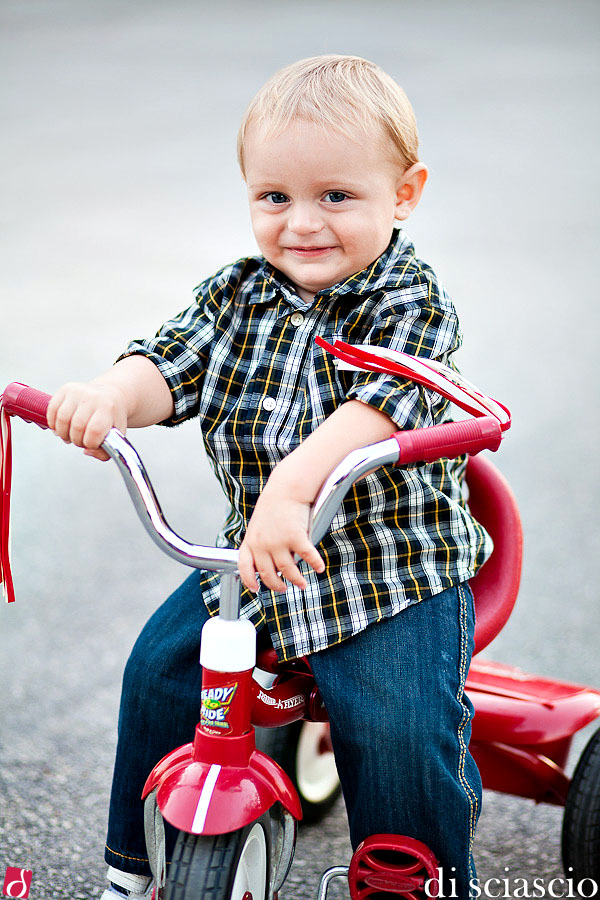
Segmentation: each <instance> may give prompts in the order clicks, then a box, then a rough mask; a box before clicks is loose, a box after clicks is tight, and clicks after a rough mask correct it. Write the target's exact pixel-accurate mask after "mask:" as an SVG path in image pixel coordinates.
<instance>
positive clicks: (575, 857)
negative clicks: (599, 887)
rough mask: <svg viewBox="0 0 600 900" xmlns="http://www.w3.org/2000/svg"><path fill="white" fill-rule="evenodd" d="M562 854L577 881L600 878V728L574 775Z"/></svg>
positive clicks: (567, 804)
mask: <svg viewBox="0 0 600 900" xmlns="http://www.w3.org/2000/svg"><path fill="white" fill-rule="evenodd" d="M562 856H563V866H564V869H565V872H566V873H567V874H568V875H569V877H572V878H573V879H574V880H575V881H580V880H581V879H582V878H592V879H594V881H596V882H598V881H600V729H598V731H596V732H595V733H594V734H593V735H592V737H591V738H590V740H589V742H588V743H587V745H586V747H585V750H584V751H583V753H582V754H581V758H580V760H579V762H578V763H577V766H576V768H575V772H574V773H573V778H572V779H571V785H570V787H569V792H568V794H567V802H566V804H565V813H564V817H563V829H562Z"/></svg>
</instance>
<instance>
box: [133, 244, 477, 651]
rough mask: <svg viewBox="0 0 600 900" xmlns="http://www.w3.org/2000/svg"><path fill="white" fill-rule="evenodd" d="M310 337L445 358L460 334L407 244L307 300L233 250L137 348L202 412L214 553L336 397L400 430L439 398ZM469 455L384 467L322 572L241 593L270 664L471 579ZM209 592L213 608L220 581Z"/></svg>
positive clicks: (473, 531) (441, 408) (178, 395)
mask: <svg viewBox="0 0 600 900" xmlns="http://www.w3.org/2000/svg"><path fill="white" fill-rule="evenodd" d="M316 335H322V336H323V337H325V338H326V339H327V340H329V341H333V340H335V339H336V338H339V339H342V340H344V341H347V342H348V343H355V344H374V345H381V346H387V347H392V348H394V349H396V350H402V351H404V352H407V353H411V354H413V355H417V356H425V357H432V358H436V359H439V360H441V361H442V362H445V363H448V362H449V356H450V354H451V353H452V352H453V351H455V350H456V349H457V347H458V346H459V345H460V342H461V336H460V328H459V323H458V319H457V316H456V312H455V310H454V307H453V305H452V302H451V301H450V299H449V298H448V296H447V294H446V293H445V291H444V289H443V288H442V286H441V285H440V283H439V281H438V279H437V278H436V276H435V274H434V272H433V271H432V270H431V268H430V267H429V266H427V265H425V264H424V263H423V262H421V261H420V260H418V259H417V258H416V257H415V253H414V249H413V246H412V244H411V243H410V242H409V240H408V239H407V238H406V236H405V235H404V234H403V233H402V232H401V231H399V232H394V235H393V238H392V242H391V244H390V246H389V247H388V249H387V250H386V251H385V252H384V253H383V254H382V256H380V257H379V258H378V259H377V260H375V262H374V263H372V265H370V266H369V267H368V268H367V269H365V270H364V271H362V272H359V273H358V274H356V275H352V276H351V277H350V278H348V279H347V280H346V281H344V282H342V283H339V284H336V285H334V286H333V287H330V288H327V289H326V290H322V291H319V292H318V293H317V294H316V296H315V298H314V299H313V300H312V302H310V303H307V302H305V301H303V300H301V299H300V297H299V296H298V295H297V294H296V293H295V291H294V289H293V287H292V285H290V284H289V283H288V282H286V281H285V278H284V276H283V275H282V273H281V272H278V271H277V270H275V269H274V268H273V267H272V266H270V265H269V263H267V262H266V261H265V260H264V259H263V258H262V257H250V258H246V259H241V260H239V261H238V262H235V263H234V264H233V265H230V266H227V267H226V268H224V269H222V270H221V271H220V272H218V273H217V274H216V275H215V276H214V277H212V278H209V279H207V280H206V281H204V282H202V284H201V285H200V286H199V287H198V288H197V289H196V299H195V302H194V303H193V304H192V306H190V307H189V309H186V310H185V311H184V312H182V313H180V314H179V315H178V316H176V317H175V318H174V319H172V320H170V321H168V322H166V323H165V324H164V325H163V326H162V328H161V329H160V331H159V332H158V333H157V335H156V337H155V338H153V339H152V340H141V341H134V342H132V343H131V344H130V345H129V347H128V349H127V352H126V353H125V354H124V356H127V355H130V354H133V353H141V354H143V355H145V356H147V357H148V358H149V359H151V360H152V361H153V362H154V363H155V364H156V365H157V366H158V368H159V369H160V371H161V373H162V375H163V376H164V378H165V380H166V382H167V384H168V385H169V387H170V389H171V392H172V395H173V400H174V405H175V411H174V414H173V416H172V418H171V419H169V420H167V421H166V422H164V423H162V424H165V425H176V424H178V423H180V422H183V421H185V420H186V419H189V418H191V417H194V416H198V417H199V420H200V425H201V428H202V434H203V437H204V442H205V445H206V450H207V453H208V457H209V459H210V462H211V464H212V466H213V468H214V471H215V473H216V475H217V478H218V479H219V482H220V484H221V486H222V488H223V490H224V492H225V494H226V496H227V499H228V501H229V514H228V515H227V518H226V521H225V524H224V526H223V528H222V530H221V532H220V534H219V536H218V539H217V544H218V546H220V547H238V546H239V545H240V543H241V540H242V538H243V536H244V532H245V528H246V525H247V523H248V520H249V518H250V516H251V515H252V511H253V509H254V505H255V503H256V500H257V498H258V496H259V494H260V492H261V490H262V488H263V487H264V485H265V483H266V481H267V478H268V477H269V474H270V473H271V471H272V469H273V467H274V466H275V465H276V464H277V463H278V462H279V461H280V460H281V459H282V458H283V457H284V456H286V455H287V454H288V453H290V452H291V451H292V450H293V449H294V448H295V447H297V446H298V444H299V443H300V442H301V441H302V440H303V439H304V438H305V437H306V436H307V435H309V434H310V433H311V432H312V431H314V429H315V428H317V426H318V425H319V424H320V423H321V422H323V421H324V420H325V419H326V418H327V416H329V415H330V414H331V413H332V412H333V411H334V410H335V409H336V408H337V407H338V406H339V405H340V404H341V403H343V402H344V401H346V400H350V399H356V400H360V401H361V402H363V403H367V404H370V405H372V406H374V407H375V408H376V409H378V410H381V411H382V412H384V413H386V414H387V415H388V416H389V417H390V419H392V420H393V422H394V423H395V424H396V425H397V426H398V428H399V429H401V428H417V427H422V426H427V425H433V424H437V423H439V422H440V421H442V420H443V419H444V418H445V416H446V413H447V407H448V402H447V401H446V400H444V399H443V398H441V397H440V396H439V395H437V394H434V393H432V392H430V391H428V390H426V389H424V388H422V387H420V386H415V385H414V384H412V383H411V382H408V381H405V380H403V379H401V378H399V377H394V376H390V375H382V374H380V373H374V372H369V373H366V372H365V373H363V372H348V371H342V370H338V368H337V366H336V362H335V360H334V359H332V358H331V357H329V356H328V355H327V354H326V353H325V352H324V351H323V350H322V349H321V348H320V347H318V346H317V345H316V344H315V341H314V338H315V336H316ZM464 469H465V459H464V458H462V459H459V460H443V461H441V462H438V463H435V464H433V465H426V466H422V467H420V468H416V467H412V468H409V469H397V468H394V467H393V466H387V467H384V468H381V469H379V470H378V471H377V472H374V473H372V474H371V475H369V476H368V477H367V478H365V479H363V480H362V481H360V482H359V483H358V484H357V485H355V486H354V488H353V490H352V491H351V492H350V493H349V495H348V496H347V497H346V499H345V500H344V503H343V506H342V508H341V509H340V511H339V512H338V514H337V515H336V517H335V519H334V521H333V523H332V527H331V530H330V533H329V534H328V535H327V536H326V537H325V538H324V540H323V541H322V542H321V543H320V545H319V551H320V553H321V555H322V557H323V559H324V561H325V566H326V568H325V571H324V572H323V573H321V574H317V573H315V572H313V570H312V569H311V568H309V567H308V566H307V565H306V563H304V562H301V563H300V568H301V570H302V572H303V575H304V576H305V578H306V580H307V582H308V586H307V588H306V589H305V590H300V589H299V588H297V587H295V586H294V585H289V587H288V590H287V592H286V593H285V594H277V593H275V592H272V591H270V590H268V589H267V588H264V587H263V588H262V589H261V591H260V592H259V593H258V595H256V596H255V595H253V594H252V593H251V592H250V591H248V590H244V592H243V593H242V614H243V615H244V616H246V617H248V618H249V619H251V620H252V622H253V623H254V624H255V626H257V627H259V626H260V625H262V624H264V623H265V622H266V623H267V625H268V627H269V631H270V633H271V638H272V640H273V645H274V647H275V649H276V650H277V652H278V655H279V656H280V658H285V659H292V658H294V657H296V656H300V655H304V654H307V653H312V652H314V651H316V650H320V649H323V648H325V647H329V646H332V645H334V644H337V643H339V642H340V641H342V640H344V639H345V638H348V637H350V636H351V635H353V634H356V633H357V632H359V631H361V630H362V629H364V628H366V627H367V626H368V625H369V624H370V623H372V622H376V621H378V620H380V619H382V618H384V617H386V616H392V615H395V614H396V613H398V612H399V611H400V610H401V609H403V608H404V607H406V606H408V605H409V604H412V603H416V602H418V601H420V600H422V599H424V598H426V597H429V596H431V595H433V594H437V593H439V592H440V591H443V590H445V589H446V588H448V587H450V586H451V585H453V584H458V583H459V582H461V581H464V580H466V579H468V578H471V577H472V576H473V575H474V573H475V571H476V570H477V569H478V567H479V566H481V564H482V563H483V562H484V561H485V560H486V558H487V557H488V556H489V553H490V551H491V542H490V539H489V537H488V536H487V534H486V532H485V531H484V530H483V528H482V527H481V526H480V525H479V524H478V523H477V522H475V521H474V520H473V518H472V517H471V515H470V514H469V512H468V509H467V507H466V504H465V500H464V498H463V493H462V489H461V481H462V478H463V474H464ZM203 589H204V599H205V602H206V605H207V607H208V609H209V611H210V613H211V614H214V613H215V612H216V611H217V610H218V603H219V596H218V594H219V592H218V576H217V575H215V574H212V573H207V574H206V576H205V578H204V580H203Z"/></svg>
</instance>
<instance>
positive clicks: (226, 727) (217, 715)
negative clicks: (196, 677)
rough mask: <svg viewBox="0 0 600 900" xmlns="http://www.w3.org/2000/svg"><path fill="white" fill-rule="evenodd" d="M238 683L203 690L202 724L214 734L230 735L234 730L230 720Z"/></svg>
mask: <svg viewBox="0 0 600 900" xmlns="http://www.w3.org/2000/svg"><path fill="white" fill-rule="evenodd" d="M237 686H238V682H237V681H234V682H232V683H231V684H223V685H219V687H210V688H203V689H202V705H201V707H200V724H201V725H202V727H203V728H204V730H205V731H208V732H211V733H212V734H228V733H229V732H230V731H231V730H232V728H231V725H230V723H229V720H228V716H229V710H230V708H231V701H232V700H233V698H234V696H235V692H236V690H237Z"/></svg>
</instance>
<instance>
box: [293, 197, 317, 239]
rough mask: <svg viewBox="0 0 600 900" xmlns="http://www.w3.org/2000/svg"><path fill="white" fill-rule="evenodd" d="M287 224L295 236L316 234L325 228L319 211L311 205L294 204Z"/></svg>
mask: <svg viewBox="0 0 600 900" xmlns="http://www.w3.org/2000/svg"><path fill="white" fill-rule="evenodd" d="M287 224H288V228H289V230H290V231H293V232H294V234H315V233H316V232H318V231H321V229H322V228H323V220H322V218H321V216H320V215H319V213H318V210H316V209H314V207H313V205H312V204H310V203H294V204H293V205H292V208H291V210H290V213H289V216H288V222H287Z"/></svg>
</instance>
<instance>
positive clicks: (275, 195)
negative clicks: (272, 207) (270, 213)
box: [265, 191, 288, 203]
mask: <svg viewBox="0 0 600 900" xmlns="http://www.w3.org/2000/svg"><path fill="white" fill-rule="evenodd" d="M265 200H268V201H269V202H270V203H287V202H288V198H287V197H286V195H285V194H281V193H280V192H279V191H271V193H270V194H265Z"/></svg>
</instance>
